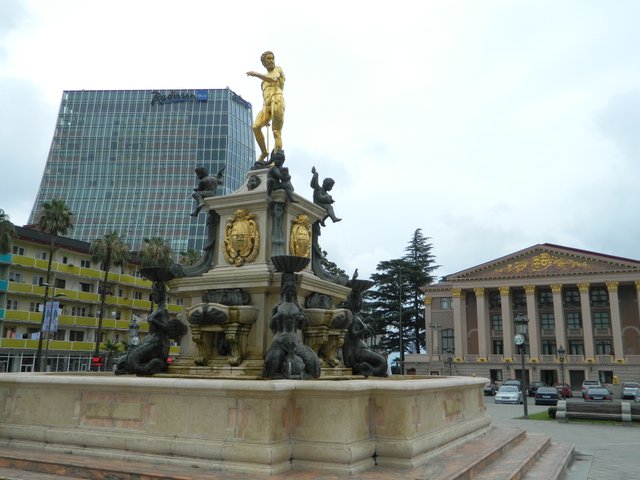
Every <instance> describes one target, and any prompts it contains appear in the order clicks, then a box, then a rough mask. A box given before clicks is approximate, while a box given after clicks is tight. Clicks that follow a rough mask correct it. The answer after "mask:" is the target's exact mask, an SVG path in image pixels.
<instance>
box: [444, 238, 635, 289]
mask: <svg viewBox="0 0 640 480" xmlns="http://www.w3.org/2000/svg"><path fill="white" fill-rule="evenodd" d="M614 272H615V273H621V272H639V273H640V261H637V260H630V259H624V258H620V257H614V256H610V255H604V254H599V253H595V252H588V251H585V250H578V249H573V248H568V247H562V246H557V245H551V244H546V243H545V244H541V245H535V246H533V247H530V248H527V249H524V250H521V251H519V252H516V253H513V254H511V255H507V256H505V257H502V258H499V259H496V260H493V261H490V262H487V263H484V264H482V265H478V266H476V267H472V268H469V269H467V270H463V271H461V272H458V273H455V274H453V275H448V276H447V280H449V281H455V280H475V279H478V280H488V279H497V278H522V277H543V276H544V277H549V276H567V275H589V274H605V273H614Z"/></svg>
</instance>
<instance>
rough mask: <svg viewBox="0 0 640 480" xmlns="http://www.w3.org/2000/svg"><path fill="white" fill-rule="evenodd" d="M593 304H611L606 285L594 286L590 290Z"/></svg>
mask: <svg viewBox="0 0 640 480" xmlns="http://www.w3.org/2000/svg"><path fill="white" fill-rule="evenodd" d="M589 298H590V300H591V305H609V294H608V293H607V289H606V288H604V287H594V288H592V289H591V291H590V292H589Z"/></svg>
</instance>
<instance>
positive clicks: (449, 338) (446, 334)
mask: <svg viewBox="0 0 640 480" xmlns="http://www.w3.org/2000/svg"><path fill="white" fill-rule="evenodd" d="M440 336H441V339H442V342H440V344H441V345H442V353H447V350H453V349H454V338H453V328H445V329H443V330H442V332H440Z"/></svg>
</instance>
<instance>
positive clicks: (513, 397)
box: [495, 385, 522, 405]
mask: <svg viewBox="0 0 640 480" xmlns="http://www.w3.org/2000/svg"><path fill="white" fill-rule="evenodd" d="M495 402H496V403H513V404H516V405H517V404H519V403H522V391H521V390H520V389H519V388H518V387H516V386H515V385H503V386H501V387H500V388H499V389H498V392H497V393H496V396H495Z"/></svg>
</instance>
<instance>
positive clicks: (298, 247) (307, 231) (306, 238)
mask: <svg viewBox="0 0 640 480" xmlns="http://www.w3.org/2000/svg"><path fill="white" fill-rule="evenodd" d="M291 223H292V225H291V233H290V234H289V253H290V254H291V255H295V256H296V257H306V258H309V257H311V223H310V222H309V217H307V216H306V215H298V217H297V218H296V219H295V220H293V221H292V222H291Z"/></svg>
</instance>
